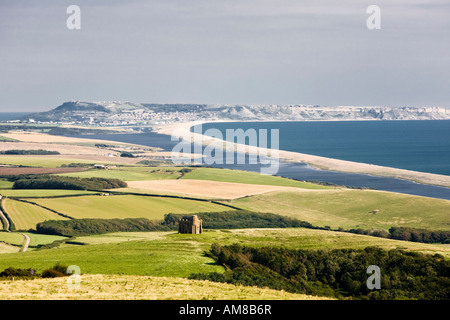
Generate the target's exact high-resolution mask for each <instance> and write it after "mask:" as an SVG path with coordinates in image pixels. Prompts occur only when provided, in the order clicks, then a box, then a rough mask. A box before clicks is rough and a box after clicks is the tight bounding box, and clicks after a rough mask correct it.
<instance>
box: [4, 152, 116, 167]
mask: <svg viewBox="0 0 450 320" xmlns="http://www.w3.org/2000/svg"><path fill="white" fill-rule="evenodd" d="M71 163H86V164H93V163H96V161H94V160H85V159H77V158H57V157H51V156H10V155H0V164H9V165H22V166H27V167H42V168H57V167H61V165H63V164H64V165H68V164H71ZM102 164H111V165H115V164H117V163H115V162H114V161H109V162H102Z"/></svg>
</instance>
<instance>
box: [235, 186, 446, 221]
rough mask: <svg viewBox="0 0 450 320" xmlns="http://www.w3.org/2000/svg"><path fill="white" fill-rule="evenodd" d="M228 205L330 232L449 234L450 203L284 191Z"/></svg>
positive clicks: (344, 192)
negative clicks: (393, 230) (403, 229)
mask: <svg viewBox="0 0 450 320" xmlns="http://www.w3.org/2000/svg"><path fill="white" fill-rule="evenodd" d="M227 203H230V204H232V205H234V206H237V207H240V208H242V209H246V210H253V211H262V212H272V213H276V214H280V215H284V216H289V217H293V218H297V219H299V220H305V221H308V222H310V223H312V224H313V225H317V226H330V227H332V228H338V227H342V228H345V229H350V228H362V229H369V228H382V229H385V230H387V229H389V228H390V227H391V226H405V227H415V228H423V229H430V230H450V216H449V212H450V201H448V200H441V199H433V198H426V197H419V196H412V195H404V194H397V193H390V192H383V191H371V190H339V189H337V190H330V191H326V192H323V191H322V192H295V191H283V192H272V193H266V194H262V195H255V196H251V197H247V198H242V199H238V200H233V201H230V202H227ZM375 210H378V211H375ZM374 212H376V213H374Z"/></svg>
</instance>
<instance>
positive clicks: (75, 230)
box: [36, 218, 173, 237]
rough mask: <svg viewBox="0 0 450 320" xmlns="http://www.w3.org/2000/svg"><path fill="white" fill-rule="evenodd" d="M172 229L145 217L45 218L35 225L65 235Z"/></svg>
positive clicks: (50, 232) (45, 230) (55, 233)
mask: <svg viewBox="0 0 450 320" xmlns="http://www.w3.org/2000/svg"><path fill="white" fill-rule="evenodd" d="M172 229H173V228H171V227H170V226H165V225H163V224H162V223H161V221H151V220H149V219H146V218H127V219H72V220H47V221H44V222H40V223H38V224H37V225H36V231H37V232H38V233H41V234H51V235H59V236H66V237H73V236H81V235H93V234H103V233H109V232H136V231H168V230H172Z"/></svg>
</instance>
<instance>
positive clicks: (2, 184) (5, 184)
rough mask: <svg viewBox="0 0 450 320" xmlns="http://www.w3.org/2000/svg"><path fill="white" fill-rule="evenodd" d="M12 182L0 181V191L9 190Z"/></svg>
mask: <svg viewBox="0 0 450 320" xmlns="http://www.w3.org/2000/svg"><path fill="white" fill-rule="evenodd" d="M13 184H14V182H11V181H7V180H0V189H11V188H12V186H13ZM0 193H3V190H0Z"/></svg>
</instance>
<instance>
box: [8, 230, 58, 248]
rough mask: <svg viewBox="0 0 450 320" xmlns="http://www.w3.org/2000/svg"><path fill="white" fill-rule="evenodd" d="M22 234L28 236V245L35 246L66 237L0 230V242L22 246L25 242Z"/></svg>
mask: <svg viewBox="0 0 450 320" xmlns="http://www.w3.org/2000/svg"><path fill="white" fill-rule="evenodd" d="M24 234H26V235H28V236H29V237H30V243H29V247H36V246H38V245H40V244H49V243H52V242H54V241H56V240H62V239H66V237H61V236H53V235H46V234H37V233H31V232H0V242H4V243H7V244H11V245H16V246H22V245H23V244H24V242H25V238H24V236H23V235H24Z"/></svg>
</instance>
